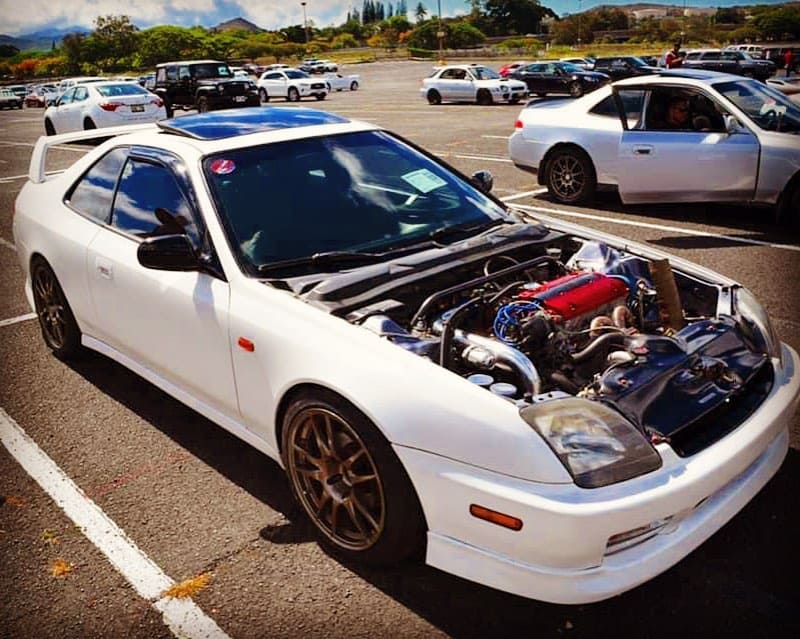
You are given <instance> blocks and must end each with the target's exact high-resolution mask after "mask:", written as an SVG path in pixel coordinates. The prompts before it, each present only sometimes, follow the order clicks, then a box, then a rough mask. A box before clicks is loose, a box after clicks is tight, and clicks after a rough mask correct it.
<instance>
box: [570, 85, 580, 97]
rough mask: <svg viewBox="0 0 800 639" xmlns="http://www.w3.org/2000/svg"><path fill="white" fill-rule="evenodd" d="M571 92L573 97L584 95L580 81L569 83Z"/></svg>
mask: <svg viewBox="0 0 800 639" xmlns="http://www.w3.org/2000/svg"><path fill="white" fill-rule="evenodd" d="M569 94H570V95H571V96H572V97H573V98H579V97H581V96H582V95H583V87H582V86H581V83H580V82H572V83H570V85H569Z"/></svg>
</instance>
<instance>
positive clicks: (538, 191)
mask: <svg viewBox="0 0 800 639" xmlns="http://www.w3.org/2000/svg"><path fill="white" fill-rule="evenodd" d="M542 193H547V188H546V187H542V188H541V189H536V190H535V191H523V192H522V193H514V195H507V196H506V197H501V198H500V199H501V200H503V202H511V201H512V200H519V199H520V198H523V197H533V196H535V195H541V194H542Z"/></svg>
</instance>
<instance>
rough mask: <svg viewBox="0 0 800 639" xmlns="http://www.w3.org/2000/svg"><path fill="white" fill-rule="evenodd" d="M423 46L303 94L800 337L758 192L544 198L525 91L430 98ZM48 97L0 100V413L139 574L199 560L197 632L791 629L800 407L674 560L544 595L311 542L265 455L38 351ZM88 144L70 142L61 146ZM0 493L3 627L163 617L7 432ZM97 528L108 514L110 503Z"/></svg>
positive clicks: (124, 630) (797, 623) (146, 627)
mask: <svg viewBox="0 0 800 639" xmlns="http://www.w3.org/2000/svg"><path fill="white" fill-rule="evenodd" d="M495 66H496V65H495ZM430 67H431V65H430V63H426V62H412V61H388V62H381V63H373V64H365V65H357V66H356V65H353V66H350V67H347V68H344V69H341V70H340V71H341V72H342V73H359V74H361V82H360V89H359V90H358V91H356V92H349V91H343V92H334V93H332V94H331V95H330V96H329V97H328V98H327V99H326V100H325V101H322V102H317V101H316V100H311V101H304V102H303V103H302V106H311V107H315V108H322V109H324V110H327V111H332V112H336V113H339V114H341V115H344V116H348V117H352V118H354V119H362V120H367V121H370V122H374V123H377V124H379V125H381V126H384V127H386V128H388V129H391V130H393V131H395V132H397V133H399V134H401V135H403V136H404V137H406V138H407V139H409V140H411V141H412V142H414V143H416V144H418V145H420V146H422V147H424V148H425V149H427V150H428V151H430V152H432V153H434V154H435V155H437V156H439V157H440V158H441V159H443V160H444V161H445V162H447V163H449V164H450V165H452V166H453V167H455V168H456V169H458V170H460V171H461V172H463V173H466V174H471V173H473V172H474V171H476V170H478V169H488V170H490V171H491V172H492V173H493V174H494V184H495V188H494V191H493V192H494V194H495V195H497V196H498V197H499V198H501V199H504V200H506V201H507V202H508V203H509V204H511V205H514V206H517V207H519V208H520V209H521V210H522V211H524V212H526V213H528V214H529V215H531V216H537V215H539V216H552V217H557V218H559V219H565V220H569V221H572V222H576V223H579V224H584V225H586V226H591V227H593V228H596V229H599V230H602V231H605V232H608V233H613V234H616V235H620V236H624V237H626V238H629V239H630V240H632V241H636V242H640V243H645V244H649V245H652V246H654V247H657V248H659V249H662V250H664V251H667V252H669V253H672V254H674V255H676V256H679V257H681V258H685V259H688V260H691V261H693V262H696V263H698V264H701V265H703V266H705V267H708V268H711V269H714V270H716V271H719V272H720V273H722V274H724V275H726V276H729V277H732V278H734V279H736V280H738V281H740V282H741V283H742V284H743V285H745V286H746V287H748V288H750V289H751V290H752V291H753V292H754V293H755V294H756V296H757V297H758V298H759V299H760V301H761V302H762V303H763V305H764V306H765V308H766V309H767V311H768V312H769V314H770V315H771V317H772V320H773V322H774V323H775V326H776V328H777V330H778V332H779V334H780V336H781V338H782V339H783V340H784V341H785V342H787V343H788V344H790V345H791V346H792V347H793V348H795V349H796V350H800V295H798V281H800V235H797V234H793V233H790V232H788V231H786V230H784V229H781V228H779V227H776V226H775V225H774V224H773V222H772V220H771V219H770V212H769V211H767V210H764V209H751V208H747V207H735V206H730V205H725V206H711V205H693V206H686V205H681V206H673V205H658V206H651V205H647V206H622V205H621V204H620V202H619V199H618V197H616V196H615V195H613V194H604V195H602V196H600V198H599V199H598V200H597V202H596V203H595V205H593V207H591V208H589V207H565V206H563V205H557V204H555V203H553V202H551V201H549V200H548V198H547V195H546V193H545V192H544V189H542V188H541V187H539V185H538V184H536V182H535V178H533V177H532V176H530V175H529V174H526V173H523V172H521V171H519V170H518V169H516V168H515V167H514V166H513V165H512V164H511V162H510V160H509V159H508V154H507V138H508V136H509V134H510V133H511V132H512V130H513V127H514V120H515V118H516V115H517V113H518V112H519V109H520V106H519V105H516V106H511V105H506V104H503V105H494V106H488V107H486V106H477V105H471V104H469V105H468V104H455V105H454V104H443V105H438V106H430V105H428V104H427V102H426V101H425V100H423V99H422V98H421V97H420V95H419V85H420V81H421V79H422V78H423V77H425V75H427V74H428V73H429V71H430ZM275 105H278V106H282V105H283V103H281V102H274V101H273V102H271V103H270V105H269V106H275ZM180 114H181V112H178V114H177V115H180ZM42 116H43V113H42V110H41V109H25V110H23V111H3V112H0V184H1V185H2V187H0V268H2V274H3V275H2V278H1V279H0V287H2V288H0V429H6V427H7V425H8V424H10V423H12V422H13V423H15V424H17V425H19V427H20V428H22V429H23V430H24V431H25V432H26V433H27V434H28V435H29V436H30V438H31V439H32V440H33V441H34V442H35V443H36V444H37V445H38V447H40V448H41V449H42V450H43V451H44V453H45V454H46V455H47V456H48V457H49V458H50V459H51V460H53V461H54V462H55V464H57V466H58V467H59V468H60V469H61V470H62V471H63V473H65V474H66V476H67V477H68V478H69V479H70V480H71V481H72V482H74V484H76V485H77V487H78V488H79V489H80V490H81V491H82V492H83V494H85V496H86V497H88V498H89V499H91V500H92V501H93V502H94V503H95V504H97V506H98V507H99V508H100V509H102V512H103V513H104V514H105V516H106V517H107V518H108V519H109V520H111V522H113V524H115V525H116V526H117V527H118V528H119V529H120V531H124V534H125V535H127V538H128V539H129V540H130V541H131V542H132V544H133V545H135V546H136V547H137V548H138V549H139V550H140V551H141V553H140V560H141V561H142V562H143V564H142V569H141V571H140V574H141V575H144V576H143V577H142V580H143V581H144V580H145V579H146V575H152V574H158V575H162V574H163V575H165V579H167V580H168V581H170V582H171V581H175V582H182V581H183V580H187V579H190V578H198V577H199V578H200V579H196V580H195V581H194V582H192V584H190V585H195V586H196V588H197V590H196V592H195V594H194V595H193V597H192V599H193V601H194V602H195V603H196V604H197V607H198V608H197V609H191V610H189V609H188V608H187V609H186V610H183V609H182V610H181V611H179V612H178V613H176V614H178V615H180V614H184V613H185V614H187V615H195V614H196V615H200V618H202V619H203V622H202V624H206V625H204V626H203V625H202V624H201V626H198V627H203V628H205V629H206V630H205V631H203V633H201V634H196V635H195V636H219V637H224V636H228V637H232V638H240V637H299V636H303V637H326V638H337V637H426V638H429V637H448V636H450V637H486V636H495V635H499V634H500V633H502V634H503V635H508V636H545V637H549V636H556V637H561V636H576V637H586V636H612V635H614V636H637V637H670V638H671V639H673V638H674V637H676V636H680V635H681V634H683V635H685V636H703V635H706V636H720V635H726V636H731V635H734V636H739V635H742V636H745V635H747V636H749V637H774V636H790V635H791V634H792V631H794V633H793V634H797V633H798V632H800V588H798V585H797V584H798V570H799V569H800V545H798V543H797V536H798V533H800V509H798V498H797V489H798V486H800V415H796V416H795V418H794V421H793V423H792V426H791V432H790V436H791V448H790V450H789V454H788V456H787V458H786V461H785V462H784V465H783V467H782V469H781V470H780V472H779V473H778V474H777V475H776V477H775V478H774V479H773V480H772V481H771V482H770V483H769V484H768V485H767V486H766V488H765V489H764V490H763V491H762V492H761V493H760V494H759V495H758V496H757V497H756V498H755V499H754V500H753V501H752V502H751V503H750V504H749V505H748V506H747V507H746V508H745V509H744V510H743V511H742V512H741V513H740V514H739V515H737V516H736V517H735V518H734V519H733V520H732V521H731V522H729V523H728V524H727V525H726V526H725V527H724V528H723V529H722V530H721V531H720V532H719V533H717V534H716V535H715V536H713V537H712V538H711V539H710V540H708V541H707V542H706V543H705V544H703V545H702V546H701V547H700V548H699V549H698V550H696V551H695V552H694V553H692V554H691V555H690V556H689V557H687V558H686V559H685V560H683V561H682V562H680V563H679V564H678V565H677V566H675V567H673V568H672V569H670V570H669V571H667V572H666V573H664V574H663V575H661V576H659V577H658V578H656V579H654V580H652V581H651V582H649V583H646V584H644V585H642V586H640V587H638V588H636V589H634V590H633V591H630V592H628V593H626V594H624V595H621V596H619V597H616V598H613V599H611V600H608V601H605V602H601V603H597V604H591V605H584V606H560V605H551V604H545V603H540V602H536V601H530V600H526V599H522V598H519V597H514V596H511V595H506V594H503V593H500V592H497V591H494V590H491V589H489V588H487V587H483V586H481V585H479V584H474V583H470V582H467V581H463V580H460V579H458V578H456V577H452V576H450V575H447V574H444V573H441V572H439V571H437V570H435V569H432V568H428V567H427V566H424V565H422V564H411V565H405V566H401V567H398V568H394V569H391V570H374V569H367V568H364V567H362V566H358V565H351V564H346V563H343V562H342V561H340V560H338V559H336V558H335V557H332V556H329V555H328V554H326V553H325V552H323V551H322V550H321V549H320V548H319V547H318V546H317V544H316V543H315V542H314V537H313V533H312V530H311V527H310V525H309V524H307V523H306V522H305V520H304V519H303V516H302V515H301V513H300V512H299V509H298V508H297V507H295V506H294V505H293V503H292V501H291V498H290V493H289V489H288V486H287V484H286V481H285V479H284V476H283V472H282V471H281V469H280V468H279V467H278V466H277V465H276V464H275V463H273V462H272V461H270V460H268V459H267V458H266V457H264V456H263V455H261V454H260V453H258V452H257V451H255V450H254V449H252V448H250V447H249V446H247V445H246V444H245V443H243V442H242V441H240V440H238V439H236V438H235V437H233V436H232V435H229V434H228V433H227V432H225V431H223V430H222V429H221V428H218V427H217V426H215V425H214V424H212V423H211V422H209V421H207V420H205V419H204V418H202V417H200V416H199V415H198V414H197V413H194V412H193V411H192V410H190V409H189V408H187V407H185V406H183V405H182V404H180V403H178V402H177V401H175V400H173V399H172V398H170V397H169V396H167V395H166V394H164V393H163V392H161V391H159V390H157V389H156V388H154V387H153V386H151V385H149V384H148V383H146V382H144V381H143V380H141V379H140V378H138V377H137V376H135V375H134V374H133V373H130V372H129V371H128V370H127V369H125V368H123V367H121V366H119V365H117V364H116V363H113V362H112V361H110V360H108V359H105V358H104V357H102V356H100V355H89V356H87V357H86V358H84V359H82V360H81V361H79V362H78V363H77V364H71V365H67V364H64V363H62V362H60V361H59V360H58V359H56V358H54V357H53V356H52V355H50V353H49V351H48V350H47V348H46V347H45V345H44V343H43V341H42V340H41V338H40V335H39V329H38V326H37V324H36V322H35V319H34V318H33V315H32V314H31V313H30V308H28V306H27V304H26V302H25V298H24V295H23V282H22V274H21V271H20V269H19V266H18V264H17V261H16V255H15V251H14V245H13V237H12V232H11V223H12V216H13V207H14V199H15V198H16V196H17V194H18V193H19V191H20V189H21V188H22V185H23V184H24V180H25V179H26V174H27V171H28V162H29V159H30V155H31V151H32V149H33V144H34V142H35V140H36V138H37V137H38V136H39V135H40V134H42V133H43V124H42ZM83 152H85V149H82V148H80V147H74V148H73V147H70V148H64V149H62V150H61V151H60V152H59V161H60V162H62V163H64V162H70V161H72V160H74V159H75V158H76V157H78V156H79V155H80V154H81V153H83ZM2 432H5V430H3V431H2ZM0 500H1V501H0V565H2V566H3V570H2V572H0V592H2V593H3V596H2V597H0V637H16V638H26V637H141V638H145V637H147V638H150V637H171V636H174V635H173V632H172V631H171V630H170V628H168V627H167V626H166V625H165V623H164V620H163V619H162V611H160V610H161V608H160V606H162V607H163V602H164V598H163V597H161V596H160V594H155V595H154V596H152V597H149V598H146V597H142V596H141V595H140V594H139V592H141V590H139V591H138V592H137V590H136V589H134V586H132V585H131V583H129V581H126V579H125V578H123V576H122V575H121V574H120V573H119V572H117V571H116V570H115V568H114V567H113V565H112V564H111V563H110V562H109V560H108V559H107V558H106V557H105V556H104V555H103V554H101V552H100V551H99V550H98V549H97V548H96V547H95V545H94V543H93V542H92V541H90V540H89V539H88V538H87V537H86V536H84V535H83V534H82V533H81V531H80V529H79V528H78V526H76V524H75V522H73V521H71V520H70V519H69V518H68V517H67V516H66V515H65V514H64V512H63V511H62V510H61V509H60V508H59V506H58V505H56V503H55V502H54V501H53V499H51V497H49V496H48V495H47V494H46V493H45V492H44V490H43V489H42V488H41V487H40V486H39V485H37V484H36V483H35V482H34V480H33V479H31V477H30V476H29V475H28V473H26V471H25V470H24V469H23V468H22V467H21V466H20V464H19V463H18V462H17V461H15V459H14V458H13V457H12V456H11V455H10V454H9V452H8V450H7V449H6V447H0ZM106 531H107V532H108V531H111V532H110V533H109V534H111V535H112V536H114V535H116V536H119V535H121V534H122V533H121V532H119V533H118V532H117V529H116V528H113V529H112V528H111V524H108V525H107V526H106ZM58 560H62V561H63V562H65V563H64V564H60V565H64V566H66V569H67V570H68V572H67V574H65V575H63V576H54V574H53V569H54V567H55V566H56V565H57V564H56V562H57V561H58ZM146 562H150V563H146ZM167 617H168V618H175V616H174V614H173V616H172V617H169V616H167ZM206 631H207V632H206ZM779 633H780V635H779Z"/></svg>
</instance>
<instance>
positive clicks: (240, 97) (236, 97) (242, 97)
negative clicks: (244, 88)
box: [233, 95, 247, 102]
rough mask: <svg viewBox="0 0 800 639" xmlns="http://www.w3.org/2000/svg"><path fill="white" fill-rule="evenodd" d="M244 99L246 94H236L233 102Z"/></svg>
mask: <svg viewBox="0 0 800 639" xmlns="http://www.w3.org/2000/svg"><path fill="white" fill-rule="evenodd" d="M245 100H247V96H246V95H237V96H235V97H234V98H233V101H234V102H244V101H245Z"/></svg>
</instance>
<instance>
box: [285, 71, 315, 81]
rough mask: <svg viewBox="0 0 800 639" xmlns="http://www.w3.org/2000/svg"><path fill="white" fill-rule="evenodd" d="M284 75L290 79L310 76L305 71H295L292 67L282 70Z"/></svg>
mask: <svg viewBox="0 0 800 639" xmlns="http://www.w3.org/2000/svg"><path fill="white" fill-rule="evenodd" d="M284 73H285V74H286V77H287V78H289V79H290V80H297V79H299V78H310V77H311V76H310V75H308V73H306V72H305V71H295V70H294V69H289V70H286V71H284Z"/></svg>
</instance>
